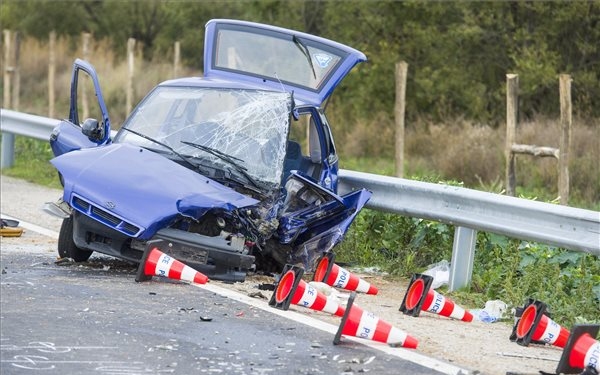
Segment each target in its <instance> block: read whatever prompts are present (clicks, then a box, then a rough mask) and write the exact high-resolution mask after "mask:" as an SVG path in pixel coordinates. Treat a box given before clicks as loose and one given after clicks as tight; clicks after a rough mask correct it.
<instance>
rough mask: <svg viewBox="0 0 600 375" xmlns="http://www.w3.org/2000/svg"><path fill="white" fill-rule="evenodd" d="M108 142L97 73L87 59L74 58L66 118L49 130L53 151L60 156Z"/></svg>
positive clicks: (107, 125)
mask: <svg viewBox="0 0 600 375" xmlns="http://www.w3.org/2000/svg"><path fill="white" fill-rule="evenodd" d="M94 98H95V99H94ZM88 101H90V102H91V103H89V102H88ZM82 119H83V121H82ZM109 142H110V120H109V118H108V111H107V110H106V105H105V103H104V98H103V96H102V91H101V90H100V83H99V82H98V75H97V74H96V70H95V69H94V67H93V66H92V65H91V64H90V63H88V62H87V61H84V60H80V59H76V60H75V62H74V63H73V73H72V76H71V99H70V107H69V118H68V119H66V120H63V121H61V122H60V123H59V124H58V126H57V127H56V128H55V129H54V130H53V131H52V134H51V135H50V146H51V147H52V152H53V153H54V155H55V156H59V155H62V154H64V153H67V152H71V151H73V150H79V149H83V148H90V147H96V146H98V145H102V144H106V143H109Z"/></svg>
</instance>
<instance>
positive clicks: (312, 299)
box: [269, 264, 344, 316]
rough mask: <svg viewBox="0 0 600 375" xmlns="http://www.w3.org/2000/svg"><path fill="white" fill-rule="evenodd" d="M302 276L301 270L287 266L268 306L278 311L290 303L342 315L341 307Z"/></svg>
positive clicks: (287, 306) (286, 307)
mask: <svg viewBox="0 0 600 375" xmlns="http://www.w3.org/2000/svg"><path fill="white" fill-rule="evenodd" d="M302 275H304V269H303V268H300V267H297V266H292V265H289V264H287V265H286V266H285V267H284V269H283V272H281V277H280V279H279V283H278V284H277V288H276V289H275V292H274V293H273V296H272V297H271V300H270V301H269V305H270V306H273V307H275V308H278V309H280V310H287V309H288V308H289V306H290V303H293V304H294V305H300V306H304V307H308V308H310V309H313V310H317V311H323V312H326V313H329V314H333V315H337V316H342V315H344V308H343V307H342V306H340V305H339V304H338V303H337V302H335V301H334V300H333V299H331V298H327V296H326V295H325V294H323V293H321V292H319V291H318V290H317V289H316V288H315V287H313V286H312V285H310V284H307V283H306V281H304V280H302Z"/></svg>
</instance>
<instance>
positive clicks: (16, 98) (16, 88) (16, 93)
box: [11, 31, 21, 111]
mask: <svg viewBox="0 0 600 375" xmlns="http://www.w3.org/2000/svg"><path fill="white" fill-rule="evenodd" d="M14 43H15V47H14V64H15V65H14V68H13V88H12V102H11V104H12V109H14V110H15V111H18V110H19V107H20V106H21V69H20V66H19V59H20V55H21V35H20V34H19V32H18V31H15V35H14Z"/></svg>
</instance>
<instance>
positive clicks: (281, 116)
mask: <svg viewBox="0 0 600 375" xmlns="http://www.w3.org/2000/svg"><path fill="white" fill-rule="evenodd" d="M205 35H206V41H205V53H204V56H205V61H204V62H205V66H204V76H203V77H191V78H179V79H174V80H169V81H166V82H163V83H161V84H159V85H158V86H157V87H155V88H154V89H153V90H152V91H151V92H150V93H149V94H148V95H147V96H146V97H145V98H144V99H143V100H142V101H141V102H140V103H139V104H138V105H137V107H136V108H135V109H134V110H133V112H132V113H131V114H130V115H129V117H128V118H127V119H126V121H125V122H124V124H123V125H122V126H121V127H120V129H119V130H118V132H116V134H114V135H113V134H112V133H111V123H110V118H109V115H108V110H107V108H106V105H105V103H104V99H103V96H102V91H101V89H100V84H99V80H98V77H97V74H96V71H95V69H94V67H93V66H92V65H91V64H89V63H88V62H87V61H83V60H79V59H77V60H76V61H75V62H74V64H73V73H72V81H71V104H70V111H69V118H68V119H65V120H63V121H61V123H60V124H59V125H58V126H57V127H56V128H55V129H54V131H53V133H52V135H51V138H50V144H51V147H52V150H53V152H54V154H55V156H56V157H55V158H54V159H53V160H52V161H51V162H52V164H53V165H54V166H55V168H56V169H57V170H58V172H59V176H60V179H61V182H62V184H63V186H64V191H63V196H62V197H61V199H59V201H58V202H56V203H52V204H48V206H47V210H48V211H49V212H52V213H54V214H58V215H60V216H62V217H63V218H64V221H63V226H62V228H61V232H60V237H59V248H58V251H59V255H61V256H69V257H72V258H73V259H75V260H76V261H84V260H87V258H88V257H89V256H90V255H91V254H92V252H94V251H97V252H100V253H104V254H108V255H112V256H115V257H118V258H121V259H126V260H129V261H132V262H139V261H140V260H141V258H142V255H143V252H144V251H145V249H146V248H147V247H148V246H157V247H159V248H160V249H161V251H163V252H165V253H168V254H170V255H172V256H174V257H175V258H177V259H179V260H181V261H183V262H184V263H186V264H188V265H190V266H192V267H194V268H196V269H197V270H199V271H201V272H203V273H205V274H206V275H207V276H209V277H210V278H213V279H217V280H225V281H243V280H244V278H245V275H246V273H247V272H248V271H250V270H257V271H264V272H279V271H280V270H281V268H282V267H283V265H285V264H287V263H292V264H301V265H302V266H303V267H304V268H305V269H306V270H307V272H310V271H312V270H313V267H314V261H315V260H316V259H317V258H318V257H319V256H320V255H321V254H322V253H324V252H327V251H331V249H332V248H333V247H335V246H336V245H337V244H338V243H340V242H341V241H342V239H343V237H344V235H345V233H346V232H347V230H348V227H349V226H350V224H351V223H352V221H353V220H354V218H355V217H356V215H357V214H358V212H359V211H360V209H361V208H362V207H363V206H364V205H365V203H366V202H367V201H368V199H369V198H370V195H371V194H370V192H369V191H367V190H365V189H361V190H357V191H355V192H352V193H349V194H347V195H345V196H339V195H338V194H337V172H338V159H337V154H336V151H335V144H334V142H333V137H332V134H331V130H330V128H329V124H328V122H327V118H326V116H325V113H324V109H323V108H322V105H323V103H324V102H325V101H326V100H327V98H328V97H329V96H330V95H331V93H332V92H333V90H334V89H335V87H336V86H337V85H338V84H339V82H340V81H341V80H342V79H343V78H344V77H345V75H346V74H347V73H348V72H349V71H350V70H351V69H352V68H353V67H354V66H355V65H356V64H358V63H360V62H362V61H365V60H366V57H365V56H364V54H362V53H361V52H359V51H357V50H354V49H352V48H350V47H347V46H344V45H342V44H339V43H336V42H333V41H330V40H327V39H323V38H319V37H316V36H312V35H309V34H304V33H300V32H296V31H293V30H288V29H283V28H278V27H274V26H269V25H262V24H257V23H251V22H244V21H235V20H221V19H217V20H211V21H209V22H208V23H207V25H206V34H205ZM82 76H87V77H89V78H90V79H89V80H88V81H87V82H88V83H89V84H91V86H93V91H94V94H95V100H96V101H97V108H96V114H97V118H88V119H85V120H84V121H80V118H79V116H80V112H81V109H80V106H81V103H80V102H81V100H80V95H81V94H80V92H81V90H82V86H81V85H82V83H81V77H82ZM297 124H300V125H297ZM297 126H300V128H299V129H300V130H299V131H298V130H297V128H296V127H297Z"/></svg>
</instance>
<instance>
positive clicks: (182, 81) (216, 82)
mask: <svg viewBox="0 0 600 375" xmlns="http://www.w3.org/2000/svg"><path fill="white" fill-rule="evenodd" d="M158 87H180V88H181V87H191V88H211V89H232V90H235V89H240V90H265V91H276V92H281V88H279V90H276V89H273V88H272V87H270V86H265V85H260V84H252V83H250V82H240V81H232V80H227V79H221V78H208V77H183V78H176V79H171V80H168V81H164V82H161V83H160V84H158ZM286 92H287V91H286ZM294 102H295V105H296V107H298V106H304V105H310V106H313V105H314V104H313V103H306V102H305V101H303V100H301V99H299V98H297V97H294Z"/></svg>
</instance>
